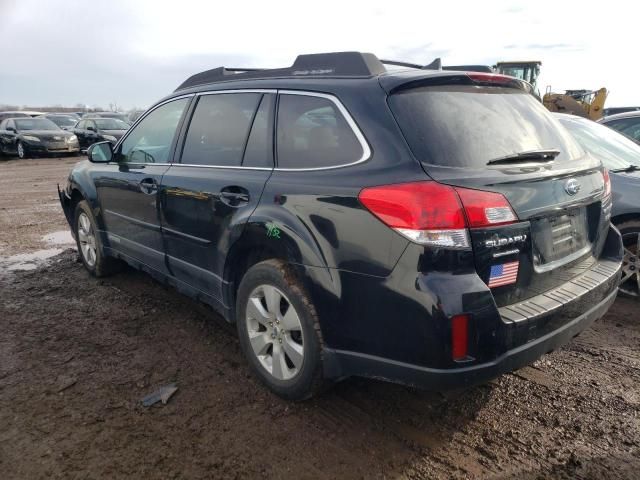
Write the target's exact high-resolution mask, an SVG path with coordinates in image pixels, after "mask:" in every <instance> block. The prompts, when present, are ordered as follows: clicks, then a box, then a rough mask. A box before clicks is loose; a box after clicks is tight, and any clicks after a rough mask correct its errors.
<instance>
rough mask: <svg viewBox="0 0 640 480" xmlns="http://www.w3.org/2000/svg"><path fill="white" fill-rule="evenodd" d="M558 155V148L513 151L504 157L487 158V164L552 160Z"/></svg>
mask: <svg viewBox="0 0 640 480" xmlns="http://www.w3.org/2000/svg"><path fill="white" fill-rule="evenodd" d="M558 155H560V150H553V149H550V150H529V151H527V152H520V153H513V154H511V155H505V156H504V157H498V158H494V159H493V160H489V161H488V162H487V165H497V164H501V163H518V162H527V161H539V162H553V160H554V158H556V157H557V156H558Z"/></svg>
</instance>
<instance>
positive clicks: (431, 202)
mask: <svg viewBox="0 0 640 480" xmlns="http://www.w3.org/2000/svg"><path fill="white" fill-rule="evenodd" d="M358 198H359V199H360V201H361V202H362V204H363V205H364V206H365V207H367V208H368V209H369V210H371V212H373V213H374V214H375V215H376V216H377V217H378V218H379V219H380V220H382V221H383V222H384V223H386V224H387V225H388V226H390V227H392V228H410V229H415V230H424V229H431V228H464V227H465V221H464V213H463V212H462V205H460V199H459V198H458V196H457V195H456V191H455V190H454V189H453V187H449V186H447V185H442V184H440V183H436V182H416V183H400V184H396V185H383V186H381V187H371V188H365V189H364V190H362V192H360V195H359V197H358Z"/></svg>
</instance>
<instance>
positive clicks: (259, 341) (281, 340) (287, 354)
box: [236, 260, 324, 400]
mask: <svg viewBox="0 0 640 480" xmlns="http://www.w3.org/2000/svg"><path fill="white" fill-rule="evenodd" d="M236 312H237V316H236V323H237V328H238V335H239V337H240V345H241V347H242V350H243V352H244V354H245V356H246V357H247V359H248V361H249V364H250V365H251V367H252V369H253V371H254V372H255V373H256V375H257V376H258V378H259V379H260V380H261V381H262V382H263V383H264V384H265V385H266V386H267V387H269V389H271V390H272V391H273V392H274V393H276V394H277V395H279V396H281V397H283V398H285V399H288V400H304V399H306V398H309V397H311V396H312V395H314V394H315V393H317V392H318V391H319V390H320V389H321V387H322V385H323V383H324V382H323V379H322V337H321V334H320V328H319V324H318V319H317V315H316V311H315V308H314V306H313V303H312V302H311V300H310V298H309V297H308V295H307V294H306V293H305V292H304V289H303V288H302V285H301V284H300V282H299V281H298V280H297V279H296V278H295V276H294V275H293V274H292V273H291V272H289V271H288V270H287V267H286V265H285V264H284V262H281V261H279V260H267V261H264V262H261V263H258V264H256V265H254V266H253V267H251V268H250V269H249V271H247V273H246V274H245V276H244V278H243V279H242V281H241V282H240V287H239V288H238V296H237V307H236Z"/></svg>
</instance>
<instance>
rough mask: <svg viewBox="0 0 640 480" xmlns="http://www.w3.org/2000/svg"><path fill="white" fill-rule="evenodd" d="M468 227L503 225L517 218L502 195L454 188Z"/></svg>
mask: <svg viewBox="0 0 640 480" xmlns="http://www.w3.org/2000/svg"><path fill="white" fill-rule="evenodd" d="M456 191H457V192H458V195H460V199H461V200H462V205H464V211H465V212H466V214H467V220H468V222H469V226H470V227H486V226H490V225H504V224H506V223H512V222H515V221H516V220H517V217H516V214H515V213H514V212H513V210H512V209H511V205H509V202H508V201H507V199H506V198H504V196H503V195H501V194H499V193H495V192H483V191H480V190H468V189H466V188H456Z"/></svg>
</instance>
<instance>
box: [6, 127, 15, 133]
mask: <svg viewBox="0 0 640 480" xmlns="http://www.w3.org/2000/svg"><path fill="white" fill-rule="evenodd" d="M7 132H13V133H16V129H15V128H13V127H7Z"/></svg>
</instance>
